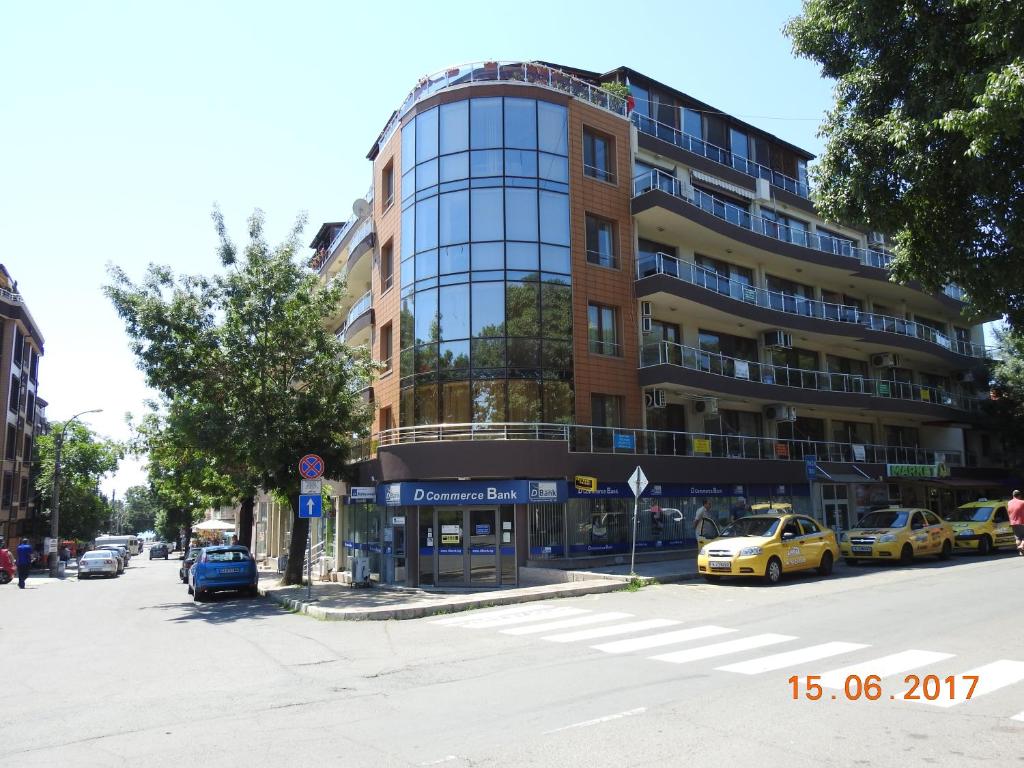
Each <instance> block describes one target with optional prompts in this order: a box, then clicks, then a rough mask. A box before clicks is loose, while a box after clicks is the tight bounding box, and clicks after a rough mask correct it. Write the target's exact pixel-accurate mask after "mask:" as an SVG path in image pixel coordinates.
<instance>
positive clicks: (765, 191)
mask: <svg viewBox="0 0 1024 768" xmlns="http://www.w3.org/2000/svg"><path fill="white" fill-rule="evenodd" d="M754 197H755V198H756V199H758V200H766V201H771V199H772V188H771V185H770V184H769V182H768V179H754Z"/></svg>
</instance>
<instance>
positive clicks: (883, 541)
mask: <svg viewBox="0 0 1024 768" xmlns="http://www.w3.org/2000/svg"><path fill="white" fill-rule="evenodd" d="M839 548H840V549H841V550H842V553H843V559H845V560H846V564H847V565H856V564H857V563H859V562H861V561H862V560H895V561H898V562H899V563H900V565H907V564H909V563H911V562H913V560H914V558H916V557H922V556H925V555H937V556H938V557H939V559H940V560H945V559H946V558H948V557H949V556H950V554H951V553H952V552H953V529H952V527H950V525H949V524H948V523H944V522H943V521H942V520H940V519H939V516H938V515H936V514H935V513H934V512H932V511H931V510H928V509H915V508H910V507H890V508H889V509H878V510H875V511H874V512H868V513H867V514H866V515H864V517H862V518H861V519H860V520H859V521H858V522H857V527H856V528H851V529H850V530H849V531H844V532H843V534H842V536H840V537H839Z"/></svg>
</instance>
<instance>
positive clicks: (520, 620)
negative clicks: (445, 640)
mask: <svg viewBox="0 0 1024 768" xmlns="http://www.w3.org/2000/svg"><path fill="white" fill-rule="evenodd" d="M584 613H590V611H588V610H585V609H583V608H552V609H551V610H549V611H544V612H543V613H540V612H539V611H533V612H532V613H526V614H523V615H521V616H514V615H513V616H499V617H498V618H496V619H480V620H479V621H469V622H466V623H465V624H458V625H457V626H458V627H459V629H494V628H495V627H508V626H511V625H512V624H528V623H530V622H531V621H545V620H547V619H563V618H568V617H569V616H580V615H582V614H584Z"/></svg>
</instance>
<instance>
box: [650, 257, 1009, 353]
mask: <svg viewBox="0 0 1024 768" xmlns="http://www.w3.org/2000/svg"><path fill="white" fill-rule="evenodd" d="M636 268H637V279H640V278H644V277H650V276H651V275H668V276H669V277H674V278H676V279H678V280H682V281H683V282H685V283H690V284H691V285H697V286H700V287H701V288H706V289H707V290H709V291H714V292H715V293H717V294H720V295H722V296H728V297H730V298H732V299H735V300H736V301H741V302H743V303H744V304H754V305H756V306H758V307H764V308H766V309H773V310H776V311H778V312H785V313H786V314H790V315H799V316H801V317H815V318H818V319H820V320H831V321H833V322H837V323H850V324H851V325H859V326H862V327H864V328H867V329H870V330H873V331H883V332H885V333H894V334H897V335H900V336H909V337H911V338H915V339H921V340H922V341H927V342H930V343H932V344H935V345H937V346H939V347H942V348H943V349H948V350H950V351H953V352H956V353H957V354H960V355H965V356H968V357H977V358H985V357H989V356H990V353H989V351H988V350H987V349H986V348H985V347H984V346H982V345H980V344H973V343H971V342H969V341H959V340H957V339H953V338H951V337H950V336H947V335H946V334H944V333H942V332H941V331H937V330H935V329H934V328H931V327H930V326H927V325H923V324H922V323H918V322H914V321H913V320H904V319H903V318H901V317H891V316H889V315H878V314H874V313H873V312H865V311H863V310H862V309H859V308H858V307H854V306H850V305H847V304H833V303H830V302H827V301H816V300H814V299H808V298H805V297H803V296H795V295H793V294H789V293H780V292H778V291H769V290H766V289H764V288H757V287H755V286H753V285H750V284H748V283H744V282H742V281H739V280H732V279H730V278H728V277H726V276H724V275H720V274H718V273H717V272H714V271H713V270H709V269H705V268H704V267H701V266H698V265H697V264H694V263H693V262H690V261H684V260H682V259H679V258H677V257H675V256H671V255H669V254H667V253H654V254H641V255H640V256H638V257H637V264H636Z"/></svg>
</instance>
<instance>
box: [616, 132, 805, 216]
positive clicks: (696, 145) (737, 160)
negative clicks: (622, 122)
mask: <svg viewBox="0 0 1024 768" xmlns="http://www.w3.org/2000/svg"><path fill="white" fill-rule="evenodd" d="M630 117H631V119H632V121H633V124H634V125H635V126H636V127H637V130H638V131H640V132H641V133H646V134H648V135H649V136H655V137H657V138H659V139H662V140H664V141H667V142H669V143H670V144H675V145H676V146H677V147H681V148H683V149H685V150H688V151H689V152H693V153H694V154H697V155H700V156H702V157H706V158H708V159H709V160H713V161H714V162H716V163H720V164H721V165H727V166H729V167H730V168H734V169H736V170H737V171H739V172H740V173H745V174H746V175H748V176H753V177H754V178H755V179H767V180H768V183H769V184H771V185H772V186H775V187H779V188H780V189H785V190H786V191H787V192H792V193H793V194H794V195H799V196H800V197H808V196H809V193H808V188H807V182H806V181H800V180H798V179H794V178H793V177H792V176H787V175H786V174H784V173H780V172H779V171H773V170H772V169H771V168H769V167H768V166H766V165H761V164H760V163H755V162H754V161H753V160H748V159H747V158H745V157H742V156H741V155H737V154H735V153H733V152H730V151H729V150H727V149H723V148H722V147H719V146H716V145H714V144H712V143H711V142H708V141H704V140H703V139H699V138H697V137H696V136H692V135H691V134H689V133H685V132H684V131H681V130H679V129H678V128H675V127H673V126H671V125H666V124H665V123H659V122H658V121H657V120H655V119H654V118H651V117H648V116H647V115H641V114H638V113H637V112H634V113H633V114H632V115H631V116H630Z"/></svg>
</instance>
